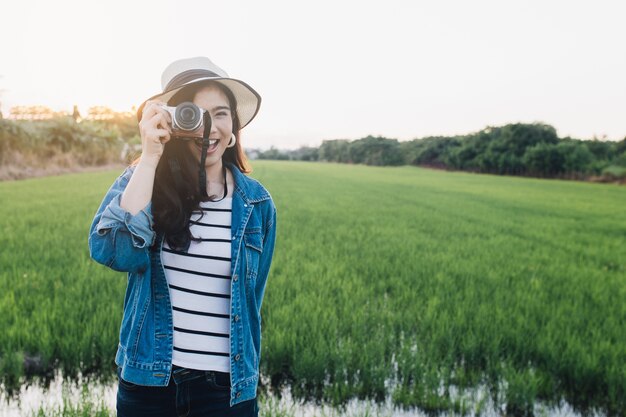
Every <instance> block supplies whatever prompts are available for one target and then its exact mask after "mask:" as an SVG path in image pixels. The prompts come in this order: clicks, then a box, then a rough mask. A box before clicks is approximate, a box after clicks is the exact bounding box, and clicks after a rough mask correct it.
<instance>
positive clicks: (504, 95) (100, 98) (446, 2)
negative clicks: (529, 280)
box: [0, 0, 626, 148]
mask: <svg viewBox="0 0 626 417" xmlns="http://www.w3.org/2000/svg"><path fill="white" fill-rule="evenodd" d="M625 17H626V3H624V2H623V1H621V0H615V1H607V0H594V1H591V0H589V1H578V0H569V1H565V0H552V1H551V0H525V1H507V0H473V1H467V0H466V1H463V0H458V1H452V0H440V1H435V0H433V1H428V2H426V1H417V0H413V1H412V0H405V1H399V0H384V1H368V0H345V1H342V0H317V1H308V2H304V1H282V0H281V1H279V0H266V1H262V0H256V1H254V0H246V1H243V0H241V1H236V0H223V1H219V2H217V1H213V0H204V1H203V0H196V1H193V0H176V1H175V0H170V1H166V0H150V1H146V0H140V1H132V0H126V1H122V0H107V1H93V0H80V1H79V0H76V1H72V0H55V1H50V0H46V1H43V0H41V1H38V0H19V1H18V0H13V1H10V2H8V1H3V5H2V8H1V9H0V41H1V42H2V54H1V55H0V56H1V58H0V77H1V78H0V90H4V91H3V92H2V93H0V102H1V103H2V104H1V108H2V111H3V112H4V113H5V114H6V113H7V112H8V110H9V108H10V107H11V106H12V105H33V104H41V105H47V106H49V107H51V108H53V109H55V110H62V109H65V110H68V111H71V109H72V106H73V104H77V105H78V106H79V108H80V109H81V111H84V112H86V110H87V108H88V107H90V106H93V105H106V106H110V107H113V108H115V109H117V110H129V109H130V108H131V107H132V106H133V105H136V106H138V105H139V104H140V103H141V102H142V101H143V100H144V99H146V98H147V97H149V96H151V95H153V94H156V93H158V92H159V91H160V79H161V72H162V70H163V69H164V68H165V66H166V65H167V64H169V63H170V62H171V61H173V60H175V59H179V58H182V57H190V56H198V55H205V56H208V57H209V58H211V59H212V60H213V61H214V62H215V63H216V64H218V65H219V66H221V67H222V68H224V69H225V70H226V71H228V73H229V74H230V75H231V76H232V77H235V78H240V79H242V80H244V81H246V82H248V83H249V84H250V85H252V86H253V87H255V88H256V89H257V90H258V91H259V92H260V93H261V95H262V96H263V103H262V106H261V111H260V113H259V115H258V116H257V118H256V119H255V120H254V121H253V122H252V123H251V124H250V125H249V126H248V127H246V128H245V129H244V141H245V145H246V146H249V147H261V148H268V147H269V146H271V145H273V146H276V147H279V148H296V147H298V146H301V145H314V146H316V145H318V144H319V143H321V140H323V139H339V138H342V139H357V138H360V137H363V136H366V135H368V134H373V135H383V136H386V137H390V138H398V139H400V140H407V139H413V138H416V137H423V136H426V135H453V134H465V133H470V132H474V131H477V130H480V129H483V128H484V127H486V126H488V125H492V126H494V125H502V124H506V123H513V122H535V121H540V122H544V123H548V124H551V125H553V126H554V127H555V128H556V129H557V132H558V134H559V135H560V136H566V135H571V136H573V137H576V138H581V139H589V138H591V137H592V136H594V135H596V136H598V137H601V136H602V135H607V137H608V138H609V139H613V140H620V139H622V138H624V137H626V24H624V18H625Z"/></svg>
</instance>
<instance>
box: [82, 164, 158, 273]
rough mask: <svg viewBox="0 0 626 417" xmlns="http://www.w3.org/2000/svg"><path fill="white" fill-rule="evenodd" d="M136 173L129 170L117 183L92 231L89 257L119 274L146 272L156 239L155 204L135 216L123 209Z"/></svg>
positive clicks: (98, 213)
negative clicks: (128, 186)
mask: <svg viewBox="0 0 626 417" xmlns="http://www.w3.org/2000/svg"><path fill="white" fill-rule="evenodd" d="M133 170H134V168H132V167H131V168H127V169H126V170H125V171H124V172H123V173H122V175H120V176H119V177H118V178H117V180H116V181H115V182H114V183H113V185H112V186H111V188H110V189H109V191H108V192H107V193H106V195H105V196H104V200H103V201H102V204H100V208H98V211H97V212H96V215H95V217H94V219H93V222H92V224H91V228H90V230H89V254H90V255H91V257H92V258H93V259H94V260H95V261H96V262H99V263H101V264H103V265H106V266H108V267H109V268H111V269H114V270H116V271H124V272H140V271H144V270H145V269H146V268H147V267H148V263H149V262H150V256H149V249H150V246H152V244H153V243H154V239H155V232H154V229H153V219H152V211H151V203H148V205H147V206H146V207H145V208H144V209H143V210H141V211H139V212H138V213H137V214H135V215H131V214H130V213H129V212H128V211H126V210H124V209H123V208H121V207H120V200H121V198H122V193H123V192H124V190H125V189H126V186H127V185H128V181H129V180H130V177H131V176H132V174H133Z"/></svg>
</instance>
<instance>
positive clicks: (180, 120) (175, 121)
mask: <svg viewBox="0 0 626 417" xmlns="http://www.w3.org/2000/svg"><path fill="white" fill-rule="evenodd" d="M161 108H163V109H165V110H167V112H168V113H169V114H170V116H172V123H171V127H172V137H179V138H180V137H183V138H201V137H203V136H204V127H205V126H204V119H205V117H204V113H206V110H204V109H201V108H200V107H198V106H196V105H195V104H193V103H192V102H191V101H185V102H184V103H180V104H179V105H178V106H176V107H171V106H166V105H161ZM207 121H208V123H209V126H208V127H209V130H210V129H211V126H210V123H211V118H210V117H207Z"/></svg>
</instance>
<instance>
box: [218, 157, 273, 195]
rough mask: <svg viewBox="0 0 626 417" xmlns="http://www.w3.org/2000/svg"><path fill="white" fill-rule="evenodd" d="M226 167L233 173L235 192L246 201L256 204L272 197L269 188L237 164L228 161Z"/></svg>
mask: <svg viewBox="0 0 626 417" xmlns="http://www.w3.org/2000/svg"><path fill="white" fill-rule="evenodd" d="M226 167H227V168H228V169H229V170H230V172H231V173H232V174H233V178H234V180H235V191H234V192H235V193H238V194H239V195H240V196H241V197H242V198H243V200H244V201H245V202H246V203H248V204H254V203H258V202H260V201H264V200H269V199H270V195H269V193H268V192H267V190H266V189H265V188H264V187H263V186H262V185H261V184H260V183H259V182H258V181H257V180H255V179H252V178H250V177H248V176H247V175H244V174H243V173H242V172H241V171H240V170H239V168H238V167H237V166H236V165H234V164H232V163H230V162H227V163H226Z"/></svg>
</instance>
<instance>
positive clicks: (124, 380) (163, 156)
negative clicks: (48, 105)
mask: <svg viewBox="0 0 626 417" xmlns="http://www.w3.org/2000/svg"><path fill="white" fill-rule="evenodd" d="M162 86H163V92H162V93H159V94H157V95H155V96H153V97H151V98H150V99H148V100H147V101H146V102H145V103H144V104H142V106H141V107H140V108H139V111H138V114H137V116H138V119H139V120H140V121H139V130H140V133H141V140H142V153H141V157H140V158H139V159H138V160H137V161H135V163H133V164H132V166H131V167H129V168H127V169H126V170H125V171H124V173H123V174H122V175H121V176H120V177H119V178H118V179H117V180H116V181H115V183H114V184H113V185H112V187H111V188H110V189H109V191H108V193H107V194H106V196H105V197H104V201H103V202H102V204H101V206H100V208H99V209H98V212H97V213H96V216H95V218H94V220H93V224H92V226H91V231H90V236H89V248H90V253H91V256H92V258H93V259H95V260H96V261H98V262H100V263H102V264H104V265H106V266H108V267H110V268H112V269H114V270H116V271H125V272H128V286H127V289H126V295H125V298H124V315H123V319H122V324H121V329H120V340H119V345H118V349H117V354H116V357H115V363H116V364H117V369H118V380H119V384H118V394H117V412H118V416H133V417H139V416H183V415H184V416H212V415H215V416H256V415H257V414H258V406H257V401H256V392H257V385H258V378H259V360H260V353H261V346H260V343H261V316H260V308H261V303H262V300H263V294H264V291H265V284H266V281H267V276H268V272H269V268H270V264H271V260H272V254H273V251H274V241H275V236H276V209H275V207H274V203H273V202H272V199H271V197H270V195H269V193H268V192H267V191H266V190H265V188H263V186H262V185H261V184H259V183H258V182H257V181H255V180H253V179H251V178H249V177H247V176H246V175H244V174H245V173H248V172H249V171H250V170H249V168H248V166H247V161H246V158H245V155H244V153H243V149H242V147H241V142H240V141H239V131H240V128H243V127H244V126H245V125H247V124H248V123H249V122H250V121H251V120H252V119H253V118H254V116H255V115H256V113H257V111H258V109H259V105H260V102H261V98H260V96H259V95H258V93H257V92H256V91H254V90H253V89H252V88H251V87H250V86H248V85H247V84H245V83H244V82H242V81H239V80H235V79H232V78H229V77H228V75H227V74H226V73H225V72H224V71H223V70H222V69H221V68H219V67H217V66H216V65H215V64H213V63H212V62H211V61H210V60H209V59H208V58H204V57H197V58H190V59H183V60H179V61H175V62H174V63H172V64H170V65H169V66H168V67H167V68H166V69H165V71H164V72H163V76H162ZM188 101H192V102H193V103H194V104H195V105H196V106H198V108H199V109H200V110H201V111H202V112H203V121H204V127H203V128H201V129H200V132H201V134H202V137H196V138H193V139H190V138H189V137H185V134H184V132H183V133H181V131H180V130H177V129H175V128H173V126H172V114H171V113H170V112H169V111H168V110H167V109H166V108H164V107H163V105H164V104H165V103H167V104H168V105H169V106H176V105H178V104H181V103H183V102H188ZM192 107H193V106H192ZM174 125H176V123H174Z"/></svg>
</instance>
